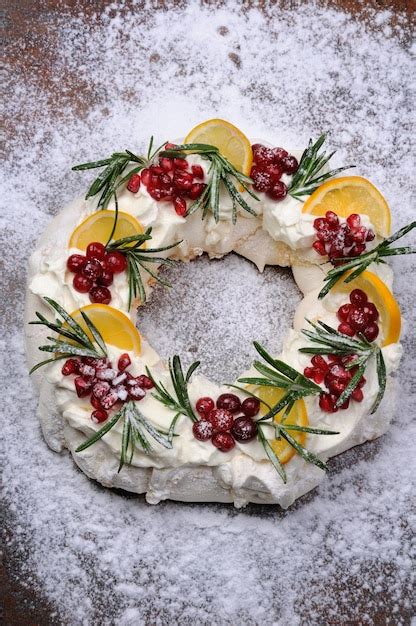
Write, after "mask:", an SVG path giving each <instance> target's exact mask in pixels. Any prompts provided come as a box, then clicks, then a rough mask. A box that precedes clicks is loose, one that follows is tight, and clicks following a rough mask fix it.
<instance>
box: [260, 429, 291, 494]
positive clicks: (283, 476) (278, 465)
mask: <svg viewBox="0 0 416 626" xmlns="http://www.w3.org/2000/svg"><path fill="white" fill-rule="evenodd" d="M257 424H258V423H257ZM257 432H258V438H259V441H260V443H261V444H262V446H263V448H264V451H265V452H266V454H267V456H268V457H269V460H270V461H271V462H272V465H273V467H274V468H275V470H276V471H277V473H278V474H279V476H280V478H281V479H282V480H283V482H284V483H285V484H286V483H287V476H286V472H285V469H284V467H283V465H282V464H281V462H280V461H279V457H278V456H277V454H276V453H275V452H274V450H273V448H272V447H271V445H270V443H269V441H268V440H267V438H266V436H265V435H264V433H263V431H262V429H261V426H259V425H258V430H257Z"/></svg>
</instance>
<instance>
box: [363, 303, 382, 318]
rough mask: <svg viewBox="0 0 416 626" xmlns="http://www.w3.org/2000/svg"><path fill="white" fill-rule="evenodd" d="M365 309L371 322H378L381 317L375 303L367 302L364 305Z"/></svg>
mask: <svg viewBox="0 0 416 626" xmlns="http://www.w3.org/2000/svg"><path fill="white" fill-rule="evenodd" d="M363 311H364V313H365V314H366V315H367V317H368V321H369V322H376V321H377V320H378V318H379V314H378V310H377V307H376V305H375V304H373V303H372V302H367V303H366V304H365V305H364V306H363Z"/></svg>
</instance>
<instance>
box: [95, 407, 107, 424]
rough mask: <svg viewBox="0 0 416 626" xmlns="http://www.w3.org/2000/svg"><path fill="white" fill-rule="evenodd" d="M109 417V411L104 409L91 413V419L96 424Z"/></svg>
mask: <svg viewBox="0 0 416 626" xmlns="http://www.w3.org/2000/svg"><path fill="white" fill-rule="evenodd" d="M107 418H108V413H107V411H105V410H104V409H96V410H95V411H93V412H92V413H91V419H92V421H93V422H94V423H95V424H100V423H101V422H105V420H106V419H107Z"/></svg>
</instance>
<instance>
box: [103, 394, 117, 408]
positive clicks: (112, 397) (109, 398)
mask: <svg viewBox="0 0 416 626" xmlns="http://www.w3.org/2000/svg"><path fill="white" fill-rule="evenodd" d="M117 400H118V395H117V392H116V391H115V390H114V389H113V390H111V391H109V393H108V394H107V395H106V396H104V398H102V399H101V406H102V407H103V409H106V410H107V411H108V409H111V407H113V406H114V405H115V403H116V402H117Z"/></svg>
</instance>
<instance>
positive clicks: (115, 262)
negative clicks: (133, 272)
mask: <svg viewBox="0 0 416 626" xmlns="http://www.w3.org/2000/svg"><path fill="white" fill-rule="evenodd" d="M105 264H106V269H107V270H109V271H110V272H112V273H113V274H120V273H121V272H124V271H125V269H126V268H127V261H126V257H125V256H124V254H122V253H121V252H118V251H117V250H113V251H111V252H109V253H108V254H107V256H106V259H105Z"/></svg>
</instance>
